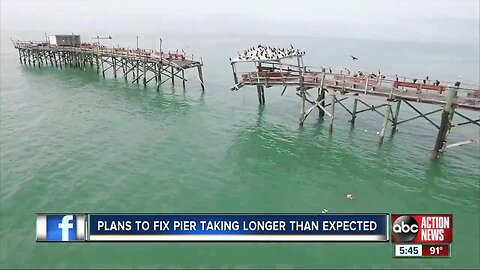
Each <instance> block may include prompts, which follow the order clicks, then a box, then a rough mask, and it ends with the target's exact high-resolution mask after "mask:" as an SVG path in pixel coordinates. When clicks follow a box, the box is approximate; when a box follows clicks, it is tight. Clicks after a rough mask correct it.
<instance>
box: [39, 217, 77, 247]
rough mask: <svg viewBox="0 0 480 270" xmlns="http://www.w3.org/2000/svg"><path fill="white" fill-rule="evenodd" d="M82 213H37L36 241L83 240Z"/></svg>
mask: <svg viewBox="0 0 480 270" xmlns="http://www.w3.org/2000/svg"><path fill="white" fill-rule="evenodd" d="M85 220H86V219H85V215H84V214H37V242H40V241H54V242H68V241H85V228H86V224H85Z"/></svg>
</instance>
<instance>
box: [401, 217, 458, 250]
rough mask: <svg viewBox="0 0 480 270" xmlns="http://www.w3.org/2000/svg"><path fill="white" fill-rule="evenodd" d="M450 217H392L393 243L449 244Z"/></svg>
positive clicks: (450, 239)
mask: <svg viewBox="0 0 480 270" xmlns="http://www.w3.org/2000/svg"><path fill="white" fill-rule="evenodd" d="M452 231H453V227H452V215H449V214H445V215H392V241H393V242H395V243H451V242H452Z"/></svg>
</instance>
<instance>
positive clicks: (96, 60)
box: [95, 55, 100, 74]
mask: <svg viewBox="0 0 480 270" xmlns="http://www.w3.org/2000/svg"><path fill="white" fill-rule="evenodd" d="M95 62H96V63H97V74H98V73H99V70H100V64H99V63H98V55H96V56H95Z"/></svg>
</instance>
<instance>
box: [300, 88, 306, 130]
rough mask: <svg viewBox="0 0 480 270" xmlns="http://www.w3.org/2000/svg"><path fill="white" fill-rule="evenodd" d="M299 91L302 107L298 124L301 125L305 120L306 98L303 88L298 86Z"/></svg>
mask: <svg viewBox="0 0 480 270" xmlns="http://www.w3.org/2000/svg"><path fill="white" fill-rule="evenodd" d="M300 93H301V96H302V107H301V109H300V126H303V122H305V101H306V99H307V97H306V93H305V89H303V88H300Z"/></svg>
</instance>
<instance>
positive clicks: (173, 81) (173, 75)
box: [171, 66, 175, 86]
mask: <svg viewBox="0 0 480 270" xmlns="http://www.w3.org/2000/svg"><path fill="white" fill-rule="evenodd" d="M171 72H172V74H171V75H172V85H173V86H174V85H175V72H174V69H173V66H172V68H171Z"/></svg>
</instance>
